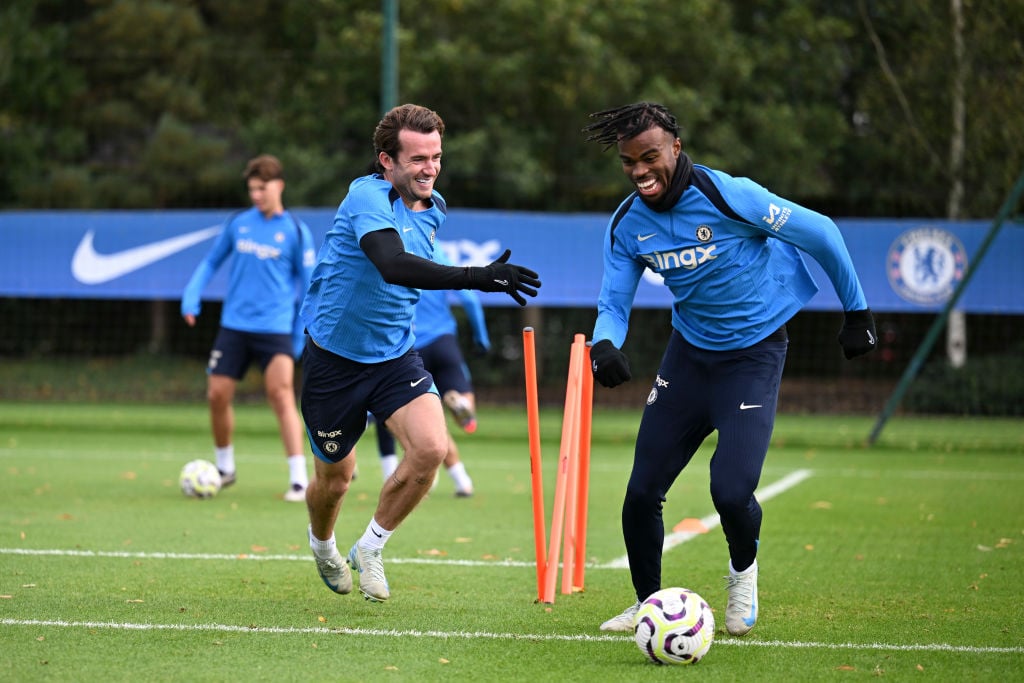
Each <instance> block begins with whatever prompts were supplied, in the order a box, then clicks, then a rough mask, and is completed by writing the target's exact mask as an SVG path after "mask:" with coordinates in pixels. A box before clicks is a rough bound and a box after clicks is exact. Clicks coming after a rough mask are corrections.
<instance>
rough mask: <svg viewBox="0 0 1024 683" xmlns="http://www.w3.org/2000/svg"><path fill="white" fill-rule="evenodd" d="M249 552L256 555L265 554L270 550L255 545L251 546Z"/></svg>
mask: <svg viewBox="0 0 1024 683" xmlns="http://www.w3.org/2000/svg"><path fill="white" fill-rule="evenodd" d="M249 550H251V551H253V552H254V553H265V552H267V550H268V548H267V547H266V546H262V545H253V546H249Z"/></svg>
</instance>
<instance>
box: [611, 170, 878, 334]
mask: <svg viewBox="0 0 1024 683" xmlns="http://www.w3.org/2000/svg"><path fill="white" fill-rule="evenodd" d="M798 250H799V251H798ZM801 251H802V252H805V253H807V254H809V255H810V256H812V257H813V258H814V259H815V260H816V261H817V262H818V263H819V264H821V267H822V268H823V269H824V271H825V273H826V274H827V275H828V277H829V279H830V280H831V282H832V286H833V287H834V288H835V290H836V294H837V295H838V296H839V300H840V301H841V302H842V305H843V309H844V310H847V311H852V310H860V309H864V308H867V301H866V299H865V297H864V292H863V290H862V289H861V286H860V282H859V281H858V279H857V273H856V272H855V270H854V267H853V262H852V261H851V260H850V254H849V252H848V251H847V249H846V244H845V243H844V242H843V238H842V235H841V233H840V232H839V228H837V227H836V225H835V223H834V222H832V220H830V219H829V218H827V217H826V216H823V215H821V214H819V213H816V212H814V211H811V210H810V209H806V208H804V207H802V206H800V205H798V204H795V203H793V202H791V201H788V200H786V199H783V198H782V197H779V196H778V195H775V194H773V193H771V192H769V191H768V190H766V189H765V188H763V187H761V186H760V185H758V184H757V183H755V182H753V181H751V180H749V179H747V178H733V177H731V176H729V175H727V174H725V173H722V172H720V171H715V170H712V169H709V168H707V167H704V166H699V165H696V164H695V165H694V166H693V172H692V175H691V180H690V185H689V186H688V187H687V188H686V190H685V191H684V192H683V194H682V196H681V197H680V198H679V201H678V202H677V203H676V205H675V206H674V207H673V208H672V209H670V210H668V211H665V212H662V213H659V212H657V211H654V210H652V209H651V208H650V207H648V206H647V205H646V204H644V202H643V200H642V199H640V197H639V196H638V195H637V194H636V193H633V194H631V195H630V196H629V197H627V198H626V200H625V201H624V202H623V203H622V204H621V205H620V206H619V209H618V210H617V211H616V212H615V215H614V216H613V217H612V219H611V221H610V222H609V224H608V228H607V230H606V232H605V238H604V277H603V279H602V282H601V294H600V297H599V299H598V315H597V323H596V324H595V326H594V336H593V338H594V340H595V341H598V340H601V339H608V340H610V341H611V342H612V343H613V344H614V345H615V346H617V347H620V348H621V346H622V344H623V342H625V339H626V332H627V330H628V327H629V314H630V310H631V309H632V305H633V297H634V295H635V294H636V288H637V285H638V284H639V281H640V277H641V276H642V275H643V271H644V268H650V269H651V270H652V271H653V272H655V273H657V274H658V275H660V276H662V277H663V278H664V280H665V286H666V287H668V288H669V290H670V291H671V292H672V296H673V305H672V327H673V328H675V329H676V330H678V332H679V333H680V334H681V335H682V336H683V338H684V339H686V341H688V342H690V343H691V344H693V345H694V346H697V347H699V348H703V349H709V350H713V351H729V350H735V349H741V348H746V347H748V346H750V345H752V344H755V343H757V342H759V341H761V340H762V339H764V338H765V337H767V336H768V335H770V334H771V333H772V332H774V331H775V330H777V329H778V328H779V327H781V326H782V325H783V324H785V322H786V321H787V320H789V319H790V318H791V317H793V315H794V314H795V313H796V312H797V311H798V310H800V309H801V308H802V307H803V305H804V304H806V303H807V301H809V300H810V299H811V297H813V296H814V294H815V293H817V291H818V287H817V285H816V284H815V282H814V280H813V278H812V277H811V275H810V272H809V271H808V270H807V266H806V265H805V264H804V262H803V259H802V258H801V255H800V252H801Z"/></svg>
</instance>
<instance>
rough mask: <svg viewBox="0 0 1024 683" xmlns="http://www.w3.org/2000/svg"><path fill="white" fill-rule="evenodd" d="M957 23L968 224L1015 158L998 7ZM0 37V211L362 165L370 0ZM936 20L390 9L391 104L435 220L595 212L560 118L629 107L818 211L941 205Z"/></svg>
mask: <svg viewBox="0 0 1024 683" xmlns="http://www.w3.org/2000/svg"><path fill="white" fill-rule="evenodd" d="M963 11H964V16H965V25H964V32H963V35H964V41H965V60H966V65H965V66H966V74H967V76H966V89H967V90H966V106H967V112H966V122H967V130H966V157H965V161H964V168H963V174H962V179H963V181H964V183H965V189H966V192H965V195H966V198H965V205H964V209H963V213H964V215H968V216H976V217H988V216H991V215H992V214H994V213H995V211H996V209H997V208H998V205H999V203H1000V201H1001V200H1002V198H1003V197H1004V196H1005V192H1006V189H1007V188H1008V187H1009V186H1010V184H1011V183H1012V182H1013V179H1014V178H1015V177H1016V176H1017V174H1018V172H1019V169H1020V167H1021V165H1022V164H1024V142H1022V139H1024V138H1022V136H1020V135H1019V131H1020V130H1021V129H1024V69H1022V68H1021V64H1022V63H1024V44H1022V40H1021V36H1022V35H1024V6H1022V5H1021V3H1020V2H1019V1H1018V0H989V1H987V2H983V3H982V2H971V1H967V2H965V3H964V9H963ZM0 28H2V30H0V161H2V163H0V208H142V207H145V208H154V207H156V208H197V207H210V206H214V207H216V206H235V205H238V204H242V203H245V195H244V188H243V187H242V184H241V182H240V178H239V173H240V170H241V168H242V166H243V164H244V161H245V160H246V159H247V158H249V157H251V156H253V155H254V154H256V153H259V152H272V153H275V154H277V155H278V156H280V157H281V158H282V159H283V160H284V162H285V165H286V170H287V174H288V183H289V184H288V192H287V197H286V199H287V201H288V202H289V203H290V204H291V205H293V206H300V205H307V206H330V205H334V204H336V203H337V202H338V201H340V198H341V197H342V196H343V195H344V191H345V188H346V187H347V184H348V182H349V181H350V180H351V179H352V178H353V177H355V176H357V175H359V174H361V173H363V172H364V169H365V167H366V164H367V162H368V161H369V158H370V154H371V148H370V142H369V141H370V135H371V133H372V130H373V127H374V125H375V123H376V121H377V120H378V118H379V116H380V113H381V112H380V101H381V86H380V82H381V77H380V73H381V42H382V34H383V30H382V29H383V20H382V11H381V3H379V2H366V1H365V0H308V1H305V2H280V1H275V0H246V1H245V2H242V1H241V0H91V1H90V2H75V3H69V2H64V1H63V0H8V1H7V2H5V3H3V6H2V7H0ZM952 32H953V21H952V19H951V17H950V9H949V5H948V4H947V3H936V2H928V1H926V0H911V1H909V2H908V1H903V0H875V1H873V2H872V1H869V0H858V1H857V2H851V3H830V2H824V1H822V0H811V1H805V0H768V1H758V2H752V1H750V0H730V1H727V2H718V1H715V0H688V1H687V2H679V1H678V0H632V1H631V2H611V1H609V0H600V1H595V2H580V1H578V0H497V1H493V0H438V1H437V2H430V3H410V2H406V3H400V6H399V32H398V44H399V55H400V57H399V59H400V66H399V92H400V96H399V99H400V100H401V101H413V102H417V103H420V104H424V105H427V106H430V107H432V108H434V109H436V110H437V111H438V112H440V113H441V114H442V116H443V117H444V118H445V120H446V122H447V124H448V135H447V138H446V162H447V164H446V168H445V172H444V174H443V175H442V184H441V186H440V189H441V190H442V192H444V194H445V196H446V198H447V199H448V200H449V202H450V203H452V205H453V206H466V207H478V208H505V209H534V210H556V211H584V210H585V211H589V210H598V211H606V210H609V208H610V207H613V206H614V205H615V204H616V203H617V200H618V199H619V198H620V197H621V196H622V195H623V194H624V192H625V189H626V188H625V185H624V182H623V181H622V179H621V178H620V177H619V174H618V169H617V168H616V164H615V163H614V161H613V160H612V159H611V158H610V157H611V153H605V152H603V151H602V150H601V149H600V148H598V147H597V146H596V145H593V144H590V145H588V144H586V143H584V141H583V136H582V135H581V134H580V128H582V127H583V126H584V125H585V124H586V122H587V114H588V113H589V112H593V111H597V110H599V109H603V108H607V107H609V106H615V105H618V104H623V103H627V102H631V101H637V100H641V99H651V100H658V101H661V102H664V103H665V104H666V105H668V106H669V107H670V108H672V109H673V110H674V111H675V112H676V113H677V115H678V117H679V119H680V121H681V123H682V124H683V125H684V127H685V131H684V134H683V135H684V143H685V145H686V147H687V149H688V150H689V152H690V153H691V155H692V156H693V157H694V158H695V159H696V160H697V161H698V162H702V163H707V164H709V165H713V166H717V167H721V168H723V169H724V170H727V171H729V172H731V173H733V174H735V175H749V176H751V177H753V178H755V179H757V180H758V181H759V182H761V183H762V184H765V185H766V186H769V187H770V188H771V189H772V190H774V191H776V192H778V193H780V194H782V195H784V196H789V197H791V198H793V199H796V200H799V201H802V202H803V203H806V204H808V205H810V206H813V207H815V208H818V209H819V210H823V211H825V212H826V213H830V214H832V215H858V216H873V215H914V216H923V217H924V216H945V214H946V202H947V196H948V194H949V188H950V186H951V183H952V182H953V177H952V174H951V172H950V170H949V166H948V161H947V159H948V157H949V154H950V152H949V149H950V145H951V136H952V130H953V129H952V99H953V95H952V92H951V89H952V85H951V83H952V81H953V69H954V68H955V60H953V59H952V58H951V53H950V43H951V36H952ZM875 37H877V40H874V38H875ZM887 70H888V72H887Z"/></svg>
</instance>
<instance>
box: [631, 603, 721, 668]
mask: <svg viewBox="0 0 1024 683" xmlns="http://www.w3.org/2000/svg"><path fill="white" fill-rule="evenodd" d="M633 633H634V637H635V639H636V645H637V647H638V648H640V651H641V652H643V653H644V655H646V656H647V657H649V658H650V659H651V660H652V661H654V662H656V663H658V664H696V663H697V662H699V661H700V660H701V658H702V657H703V656H704V655H706V654H707V652H708V649H709V648H710V647H711V641H712V639H713V638H714V636H715V616H714V614H713V613H712V612H711V608H710V607H709V606H708V603H707V602H705V601H704V598H702V597H700V596H699V595H697V594H696V593H694V592H693V591H691V590H688V589H686V588H663V589H661V590H660V591H657V592H656V593H652V594H651V596H650V597H648V598H647V599H646V600H644V601H643V603H641V605H640V609H639V610H638V611H637V613H636V621H635V622H634V628H633Z"/></svg>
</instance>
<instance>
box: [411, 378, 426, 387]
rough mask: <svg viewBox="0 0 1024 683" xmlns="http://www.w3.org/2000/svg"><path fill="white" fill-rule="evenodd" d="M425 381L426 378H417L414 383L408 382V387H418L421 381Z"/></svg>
mask: <svg viewBox="0 0 1024 683" xmlns="http://www.w3.org/2000/svg"><path fill="white" fill-rule="evenodd" d="M425 379H426V377H420V378H419V379H418V380H416V381H415V382H409V386H410V387H415V386H419V383H420V382H422V381H423V380H425Z"/></svg>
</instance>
